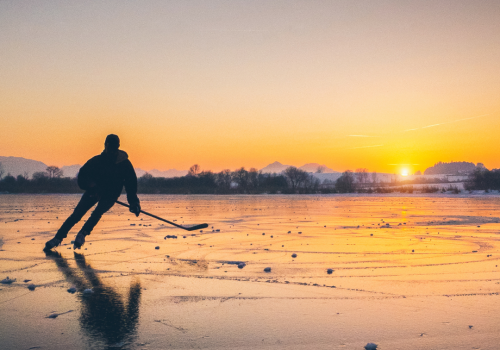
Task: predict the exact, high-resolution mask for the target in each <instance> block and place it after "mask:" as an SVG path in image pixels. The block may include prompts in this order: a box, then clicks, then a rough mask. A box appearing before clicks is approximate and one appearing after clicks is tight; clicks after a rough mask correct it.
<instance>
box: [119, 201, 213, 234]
mask: <svg viewBox="0 0 500 350" xmlns="http://www.w3.org/2000/svg"><path fill="white" fill-rule="evenodd" d="M116 203H118V204H121V205H123V206H124V207H127V208H130V205H128V204H125V203H123V202H120V201H116ZM141 213H143V214H146V215H148V216H151V217H153V218H155V219H158V220H161V221H165V222H166V223H168V224H170V225H174V226H175V227H178V228H182V229H183V230H186V231H195V230H201V229H202V228H207V227H208V224H200V225H196V226H191V227H185V226H181V225H177V224H176V223H173V222H172V221H168V220H165V219H162V218H160V217H159V216H156V215H153V214H150V213H147V212H145V211H144V210H141Z"/></svg>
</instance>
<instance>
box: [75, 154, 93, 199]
mask: <svg viewBox="0 0 500 350" xmlns="http://www.w3.org/2000/svg"><path fill="white" fill-rule="evenodd" d="M94 169H95V159H94V158H92V159H90V160H88V161H87V163H85V164H84V165H83V166H82V167H81V168H80V171H79V172H78V179H77V181H78V187H80V188H81V189H82V190H85V191H95V190H97V185H96V182H95V175H94V173H95V170H94Z"/></svg>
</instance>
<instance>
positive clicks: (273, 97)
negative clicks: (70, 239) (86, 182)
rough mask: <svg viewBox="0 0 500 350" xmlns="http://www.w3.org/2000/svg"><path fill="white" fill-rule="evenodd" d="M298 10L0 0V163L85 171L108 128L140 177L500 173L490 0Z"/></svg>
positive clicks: (499, 102) (497, 18)
mask: <svg viewBox="0 0 500 350" xmlns="http://www.w3.org/2000/svg"><path fill="white" fill-rule="evenodd" d="M298 4H299V3H297V6H290V7H287V8H286V9H283V8H281V7H277V6H274V5H272V4H270V3H267V2H257V3H253V2H252V3H246V2H242V3H238V5H236V4H231V3H228V4H226V3H224V2H223V3H218V4H217V5H213V4H209V3H206V2H196V1H195V2H194V3H191V2H182V1H179V2H176V1H172V2H165V3H158V4H156V3H155V4H149V3H143V4H141V5H138V4H132V3H120V4H119V5H117V6H118V7H119V11H116V10H115V9H111V8H110V7H109V5H107V4H105V3H99V4H94V5H93V6H86V5H83V4H82V5H80V6H79V7H77V8H78V11H76V10H75V9H76V7H75V6H76V5H74V4H73V5H71V4H70V3H67V4H59V5H56V4H53V3H45V2H37V3H36V4H33V6H32V7H26V6H23V5H20V4H18V3H16V2H13V3H12V2H0V22H1V23H2V24H3V27H2V36H0V47H2V53H1V59H2V65H0V76H2V79H1V80H0V96H2V103H0V121H1V137H0V155H1V156H18V157H24V158H29V159H35V160H40V161H42V162H44V163H46V164H49V165H57V166H63V165H72V164H83V163H84V162H85V161H86V160H88V159H89V158H90V157H92V156H94V155H96V154H98V153H100V152H101V151H102V149H103V143H104V138H105V136H106V135H107V134H109V133H115V134H118V135H119V136H120V138H121V140H122V149H123V150H125V151H127V152H128V153H129V156H130V159H131V161H132V163H133V164H134V166H135V167H138V168H141V169H144V170H152V169H159V170H168V169H174V168H175V169H178V170H187V169H188V168H189V167H190V166H191V165H193V164H199V165H200V166H201V168H202V169H203V170H212V171H216V172H217V171H221V170H223V169H231V170H235V169H237V168H240V167H242V166H243V167H245V168H247V169H249V168H252V167H255V168H257V169H261V168H263V167H265V166H266V165H268V164H270V163H272V162H274V161H279V162H280V163H283V164H288V165H294V166H302V165H304V164H306V163H319V164H322V165H326V166H327V167H329V168H331V169H333V170H336V171H345V170H347V169H350V170H355V169H357V168H367V169H368V170H369V171H370V172H373V171H376V172H384V173H391V174H396V173H400V172H401V167H400V164H417V165H412V167H411V169H408V173H409V172H410V170H411V172H414V171H417V170H420V171H422V172H423V171H424V170H425V169H426V168H427V167H430V166H432V165H434V164H435V163H436V162H439V161H443V162H450V161H467V162H473V163H478V162H482V163H484V164H485V166H486V167H487V168H489V169H491V168H500V157H498V151H497V149H498V147H497V145H498V137H497V133H498V130H500V99H498V81H499V80H500V70H499V69H498V67H497V62H498V61H499V60H500V42H499V41H498V40H496V36H495V35H494V34H496V33H497V30H498V23H499V22H500V14H499V13H498V11H497V12H495V11H492V9H491V6H488V5H487V2H485V3H481V4H476V3H472V2H471V3H469V4H463V5H462V6H453V5H449V6H448V5H437V4H431V5H428V4H426V5H423V4H412V5H409V4H399V3H398V4H397V5H396V4H395V3H392V2H384V3H370V5H369V6H368V5H367V6H366V7H364V6H357V5H355V4H351V3H349V2H347V3H346V4H345V6H344V5H342V6H341V5H339V4H337V3H336V2H326V3H321V6H320V5H318V6H306V7H303V6H298ZM138 7H140V10H139V8H138ZM166 13H168V14H169V15H168V16H167V17H168V19H169V20H166V15H165V14H166ZM96 14H102V16H96ZM422 21H424V23H425V25H424V26H421V25H417V23H418V24H420V23H422ZM125 24H126V26H125ZM124 26H125V27H124ZM124 28H127V29H126V30H125V29H124Z"/></svg>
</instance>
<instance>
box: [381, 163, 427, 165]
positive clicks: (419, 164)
mask: <svg viewBox="0 0 500 350" xmlns="http://www.w3.org/2000/svg"><path fill="white" fill-rule="evenodd" d="M387 165H420V164H413V163H398V164H387Z"/></svg>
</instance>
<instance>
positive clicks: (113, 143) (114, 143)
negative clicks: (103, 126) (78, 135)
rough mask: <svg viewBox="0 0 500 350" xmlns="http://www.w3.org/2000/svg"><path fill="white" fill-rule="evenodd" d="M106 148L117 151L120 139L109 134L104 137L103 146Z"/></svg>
mask: <svg viewBox="0 0 500 350" xmlns="http://www.w3.org/2000/svg"><path fill="white" fill-rule="evenodd" d="M106 145H107V146H108V147H109V148H112V149H118V148H119V147H120V138H119V137H118V136H117V135H115V134H109V135H108V136H106V141H104V146H106Z"/></svg>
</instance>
